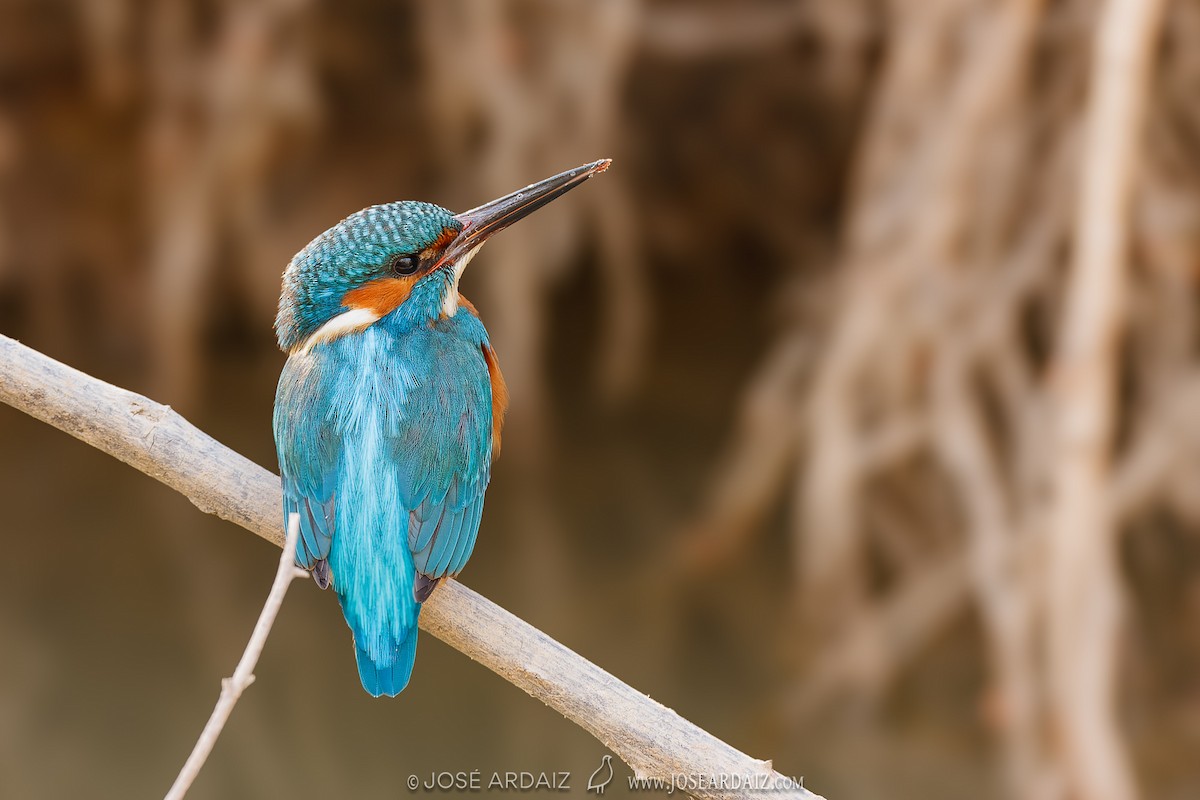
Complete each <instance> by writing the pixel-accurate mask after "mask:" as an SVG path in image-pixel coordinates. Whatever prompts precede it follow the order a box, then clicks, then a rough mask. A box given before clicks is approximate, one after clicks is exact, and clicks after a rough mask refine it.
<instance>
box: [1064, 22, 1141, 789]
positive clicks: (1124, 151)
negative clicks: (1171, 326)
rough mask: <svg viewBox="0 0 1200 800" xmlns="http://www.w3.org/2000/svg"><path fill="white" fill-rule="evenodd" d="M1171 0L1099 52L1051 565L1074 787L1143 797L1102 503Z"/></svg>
mask: <svg viewBox="0 0 1200 800" xmlns="http://www.w3.org/2000/svg"><path fill="white" fill-rule="evenodd" d="M1163 6H1164V3H1163V2H1162V0H1109V2H1108V3H1107V4H1106V6H1105V8H1104V10H1103V12H1102V17H1101V20H1100V26H1099V28H1098V31H1097V35H1096V41H1095V48H1094V50H1093V55H1092V74H1091V89H1090V91H1091V96H1090V99H1089V107H1088V117H1087V129H1086V130H1087V134H1086V140H1085V144H1084V151H1083V163H1082V170H1081V176H1082V180H1081V183H1080V195H1079V200H1078V217H1077V219H1076V224H1075V248H1074V263H1073V264H1072V267H1071V275H1070V278H1069V280H1068V285H1067V295H1066V307H1065V311H1064V319H1063V328H1062V331H1061V335H1060V338H1059V341H1058V344H1057V352H1056V353H1055V358H1054V362H1053V372H1052V375H1053V378H1054V385H1053V388H1054V390H1055V401H1056V412H1057V416H1056V424H1057V431H1056V434H1057V435H1056V441H1055V445H1056V448H1055V451H1054V453H1053V458H1054V461H1053V465H1052V472H1053V475H1054V491H1053V500H1052V507H1051V511H1050V535H1049V539H1048V542H1047V550H1046V554H1047V565H1046V571H1045V580H1046V586H1045V589H1046V597H1047V600H1048V602H1047V628H1048V648H1047V650H1048V656H1049V680H1050V686H1051V691H1050V692H1049V697H1050V700H1051V710H1052V719H1051V722H1052V724H1053V725H1054V729H1055V730H1056V732H1057V733H1058V740H1059V742H1060V743H1061V744H1060V746H1061V748H1062V759H1061V760H1062V762H1063V763H1064V764H1065V766H1066V773H1067V774H1066V778H1067V787H1066V793H1067V794H1070V795H1072V796H1078V797H1091V798H1100V799H1102V800H1129V798H1134V797H1136V796H1137V793H1138V792H1137V787H1136V785H1135V783H1134V778H1133V773H1132V769H1131V768H1130V765H1129V760H1128V755H1127V753H1126V751H1125V747H1124V744H1123V742H1122V741H1121V738H1120V734H1119V726H1118V725H1117V720H1116V707H1115V706H1116V668H1117V655H1118V653H1119V652H1120V648H1119V646H1118V641H1119V636H1120V624H1121V619H1120V618H1121V588H1120V584H1119V582H1118V576H1117V566H1116V555H1117V554H1116V549H1117V542H1116V533H1117V531H1116V525H1115V524H1114V520H1113V518H1112V516H1111V513H1110V511H1111V509H1110V507H1109V504H1108V503H1107V502H1105V501H1106V498H1107V496H1108V493H1109V491H1110V488H1111V486H1112V477H1111V469H1110V463H1111V460H1112V457H1113V441H1114V438H1115V433H1116V427H1117V414H1118V405H1117V392H1118V388H1117V376H1118V364H1119V358H1120V355H1119V342H1120V339H1121V336H1122V333H1123V331H1124V326H1125V316H1124V308H1123V306H1122V300H1123V297H1124V295H1125V292H1126V287H1127V281H1128V277H1127V274H1126V272H1127V268H1126V261H1127V259H1128V252H1129V209H1130V198H1131V196H1132V192H1133V185H1134V180H1135V177H1136V175H1137V162H1138V152H1139V149H1140V148H1139V146H1138V142H1139V135H1140V132H1141V127H1142V121H1143V117H1144V111H1145V105H1146V94H1147V88H1148V85H1149V79H1150V72H1151V69H1150V68H1151V64H1152V61H1153V54H1154V53H1155V43H1156V42H1157V40H1158V34H1159V31H1160V27H1161V19H1162V12H1163Z"/></svg>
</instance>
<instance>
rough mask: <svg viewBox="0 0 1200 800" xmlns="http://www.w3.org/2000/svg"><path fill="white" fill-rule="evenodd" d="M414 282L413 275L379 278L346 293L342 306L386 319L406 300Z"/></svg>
mask: <svg viewBox="0 0 1200 800" xmlns="http://www.w3.org/2000/svg"><path fill="white" fill-rule="evenodd" d="M416 282H417V276H415V275H414V276H411V277H407V278H379V279H378V280H373V281H371V282H370V283H367V284H364V285H362V286H360V287H358V288H357V289H351V290H350V291H348V292H346V296H345V297H344V298H343V299H342V305H344V306H346V307H348V308H366V309H369V310H371V311H374V312H375V313H376V314H378V315H379V316H381V317H386V316H387V315H388V314H390V313H392V312H393V311H395V310H396V309H397V308H399V307H400V304H401V303H403V302H404V301H405V300H407V299H408V295H409V293H410V292H411V291H412V287H413V284H415V283H416Z"/></svg>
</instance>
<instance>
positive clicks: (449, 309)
mask: <svg viewBox="0 0 1200 800" xmlns="http://www.w3.org/2000/svg"><path fill="white" fill-rule="evenodd" d="M481 247H483V242H480V243H479V244H477V245H475V246H474V247H473V248H471V249H470V250H468V251H467V252H466V255H464V256H463V257H462V258H460V259H459V260H458V261H456V262H455V263H454V284H453V285H452V286H451V287H450V289H449V291H447V292H446V297H445V298H444V299H443V300H442V313H443V314H445V315H446V316H447V317H453V316H454V315H455V314H457V313H458V282H459V280H461V279H462V274H463V271H464V270H465V269H466V268H467V264H470V263H471V259H472V258H474V257H475V254H476V253H478V252H479V248H481Z"/></svg>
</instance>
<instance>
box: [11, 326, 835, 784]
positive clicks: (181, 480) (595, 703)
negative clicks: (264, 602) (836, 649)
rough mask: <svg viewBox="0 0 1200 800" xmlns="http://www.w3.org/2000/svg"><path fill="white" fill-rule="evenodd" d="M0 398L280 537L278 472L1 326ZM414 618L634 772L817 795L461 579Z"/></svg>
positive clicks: (200, 503)
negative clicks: (41, 350) (8, 334)
mask: <svg viewBox="0 0 1200 800" xmlns="http://www.w3.org/2000/svg"><path fill="white" fill-rule="evenodd" d="M0 401H3V402H5V403H7V404H9V405H11V406H13V407H14V408H17V409H19V410H21V411H24V412H25V413H27V414H29V415H31V416H33V417H36V418H37V419H40V420H42V421H43V422H45V423H47V424H49V425H53V426H54V427H56V428H58V429H60V430H63V431H66V432H67V433H69V434H71V435H72V436H74V437H76V438H77V439H80V440H82V441H84V442H87V443H88V444H90V445H92V446H93V447H96V448H98V449H100V450H103V451H104V452H106V453H108V454H109V455H112V456H114V457H116V458H118V459H120V460H121V461H124V462H125V463H127V464H129V465H130V466H132V467H134V468H135V469H138V470H140V471H141V472H144V473H146V474H147V475H150V476H151V477H153V478H156V479H158V480H160V481H162V482H163V483H165V484H167V485H168V486H170V487H171V488H173V489H175V490H176V491H178V492H180V493H181V494H183V495H184V496H186V497H187V498H188V499H189V500H191V501H192V503H194V504H195V505H196V507H197V508H199V509H200V510H201V511H204V512H206V513H210V514H216V515H217V516H219V517H221V518H223V519H227V520H229V521H230V522H234V523H237V524H238V525H241V526H242V527H243V528H246V529H247V530H249V531H251V532H253V533H256V534H258V535H259V536H261V537H262V538H264V539H267V540H268V541H270V542H273V543H274V544H275V545H277V546H280V547H282V546H283V544H284V531H283V527H282V525H281V524H280V518H281V517H280V515H281V511H280V509H281V508H282V498H281V493H280V492H281V490H280V485H279V478H278V477H277V476H276V475H274V474H272V473H270V472H268V471H267V470H265V469H263V468H262V467H260V466H258V465H257V464H255V463H254V462H252V461H250V460H249V459H247V458H245V457H243V456H241V455H239V454H237V453H235V452H234V451H232V450H230V449H229V448H227V447H225V446H224V445H222V444H221V443H220V442H218V441H216V440H215V439H213V438H212V437H211V436H209V435H207V434H206V433H204V432H203V431H201V430H199V429H198V428H196V427H195V426H194V425H192V424H191V423H189V422H188V421H187V420H185V419H184V418H183V417H181V416H180V415H178V414H176V413H175V412H174V411H172V410H171V409H170V407H168V406H165V405H162V404H160V403H155V402H154V401H152V400H149V399H147V398H145V397H143V396H142V395H139V394H135V393H133V392H129V391H126V390H124V389H120V388H118V387H115V386H112V385H110V384H107V383H104V382H103V381H100V380H97V379H96V378H93V377H91V376H89V375H86V374H84V373H82V372H80V371H78V370H75V369H72V368H71V367H68V366H66V365H64V364H61V363H59V362H57V361H54V360H53V359H51V358H48V357H47V356H44V355H42V354H41V353H38V352H37V351H36V350H32V349H30V348H28V347H25V346H24V345H22V344H20V343H19V342H17V341H15V340H13V339H10V338H8V337H6V336H0ZM420 624H421V627H422V628H423V629H425V630H426V631H428V632H430V633H432V634H433V635H434V636H436V637H438V638H439V639H441V640H442V641H444V642H446V643H447V644H449V645H450V646H451V647H454V648H456V649H457V650H460V651H461V652H463V653H465V654H466V655H468V656H470V657H471V658H473V659H475V660H476V661H478V662H479V663H481V664H483V665H484V666H486V667H487V668H488V669H490V670H492V671H493V672H495V673H496V674H498V675H500V676H501V677H502V678H504V679H505V680H507V681H509V682H510V683H512V684H514V685H515V686H517V687H519V688H520V689H522V690H524V691H525V692H526V693H528V694H529V695H530V696H532V697H535V698H537V699H538V700H541V701H542V702H543V703H545V704H546V705H548V706H550V707H551V708H553V709H555V710H556V711H558V712H559V713H561V714H562V715H563V716H565V717H566V718H567V719H569V720H571V721H572V722H574V723H575V724H577V725H579V726H580V727H582V728H583V729H584V730H586V731H588V732H589V733H591V734H592V735H593V736H595V737H596V738H597V739H599V740H600V742H601V743H603V744H604V745H605V746H606V747H608V748H609V749H610V750H612V751H613V752H614V753H616V754H617V755H618V756H620V757H621V758H622V759H623V760H624V761H625V762H626V763H627V764H628V765H629V766H630V767H631V768H632V769H633V771H634V774H635V775H638V776H645V777H654V778H661V779H663V780H665V781H668V782H672V781H673V782H674V784H672V783H668V784H667V785H668V786H669V785H676V786H679V784H680V783H685V785H683V786H680V787H679V788H685V789H686V790H687V792H688V793H689V794H692V795H694V796H696V797H703V798H710V797H711V798H761V797H762V796H763V793H764V789H771V797H773V798H782V797H804V798H813V797H817V795H814V794H812V793H811V792H809V791H807V790H805V789H803V788H801V787H795V788H793V789H790V790H787V791H779V789H778V787H780V786H782V785H784V784H785V781H786V779H785V778H784V777H783V776H781V775H780V774H779V773H778V772H776V771H775V770H774V769H773V768H772V765H771V762H770V761H760V760H758V759H754V758H751V757H750V756H748V755H746V754H745V753H742V752H741V751H739V750H737V749H736V748H734V747H731V746H730V745H728V744H726V743H725V742H723V741H721V740H720V739H717V738H716V737H715V736H713V735H712V734H710V733H708V732H706V731H704V730H703V729H701V728H699V727H697V726H696V725H694V724H692V723H691V722H688V721H687V720H686V719H684V718H683V717H681V716H679V715H678V714H676V713H675V712H674V711H672V710H671V709H669V708H666V707H665V706H663V705H661V704H660V703H657V702H655V701H654V700H652V699H650V698H649V697H647V696H646V695H644V694H642V693H641V692H638V691H637V690H635V689H633V688H632V687H630V686H628V685H627V684H625V683H623V682H621V681H620V680H617V679H616V678H614V677H613V676H612V675H610V674H609V673H607V672H605V671H604V670H602V669H600V668H599V667H597V666H596V665H595V664H592V663H591V662H590V661H588V660H587V659H585V658H582V657H581V656H579V655H578V654H576V653H575V652H573V651H572V650H570V649H568V648H566V647H564V646H563V645H561V644H559V643H558V642H556V641H555V640H554V639H551V638H550V637H549V636H547V635H546V634H544V633H542V632H541V631H539V630H538V629H537V628H534V627H533V626H532V625H529V624H528V623H526V622H524V621H523V620H521V619H519V618H517V617H515V616H513V615H512V614H510V613H509V612H507V611H505V610H504V609H503V608H501V607H500V606H498V605H496V604H495V603H493V602H491V601H490V600H488V599H487V598H485V597H483V596H481V595H479V594H476V593H475V592H473V591H471V590H470V589H468V588H467V587H465V586H463V585H462V584H461V583H458V582H456V581H446V582H445V583H443V585H442V586H440V587H439V588H438V590H437V591H436V592H434V595H433V597H431V598H430V599H429V601H428V602H427V603H426V604H425V607H424V609H423V610H422V613H421V622H420Z"/></svg>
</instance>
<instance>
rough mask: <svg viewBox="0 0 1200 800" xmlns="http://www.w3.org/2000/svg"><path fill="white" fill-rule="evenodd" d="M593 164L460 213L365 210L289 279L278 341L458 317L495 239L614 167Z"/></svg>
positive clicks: (335, 230)
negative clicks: (468, 273) (390, 321)
mask: <svg viewBox="0 0 1200 800" xmlns="http://www.w3.org/2000/svg"><path fill="white" fill-rule="evenodd" d="M609 163H610V162H609V160H608V159H602V160H600V161H595V162H593V163H591V164H586V165H584V166H581V167H576V168H575V169H572V170H568V171H566V172H563V173H561V174H559V175H555V176H554V177H553V178H547V179H546V180H544V181H540V182H538V183H535V184H533V185H531V186H527V187H525V188H524V189H521V190H520V191H516V192H513V193H512V194H509V195H506V196H504V197H501V198H500V199H498V200H493V201H492V202H490V203H485V204H484V205H482V206H479V207H478V208H474V209H472V210H470V211H465V212H463V213H461V214H454V213H451V212H450V211H447V210H446V209H444V208H442V207H441V206H436V205H433V204H432V203H420V202H416V201H412V200H406V201H402V202H398V203H386V204H384V205H379V206H371V207H370V208H365V209H363V210H362V211H359V212H358V213H356V214H351V215H350V216H349V217H347V218H346V219H344V220H342V221H341V222H339V223H338V224H337V225H334V226H333V227H332V228H330V229H329V230H327V231H325V232H324V233H322V234H321V235H320V236H318V237H317V238H316V239H313V240H312V241H311V242H309V244H308V246H307V247H305V248H304V249H303V250H301V251H300V252H299V253H297V254H296V255H295V257H294V258H292V260H291V262H290V263H289V264H288V266H287V269H286V270H285V271H284V273H283V291H282V293H281V294H280V297H279V314H278V316H276V318H275V333H276V335H277V336H278V338H279V346H280V347H281V348H283V350H285V351H287V352H289V353H294V352H298V351H302V350H306V349H307V348H309V347H311V346H312V345H313V344H316V343H318V342H320V341H329V340H332V339H336V338H337V337H339V336H341V335H343V334H346V333H350V332H353V331H359V330H363V329H365V328H367V327H369V326H370V325H373V324H374V323H375V322H377V321H379V320H380V319H383V318H384V317H386V316H388V315H390V314H392V313H393V312H397V311H400V313H402V314H406V315H408V317H409V318H410V319H411V320H412V321H413V322H414V324H419V323H421V322H427V321H432V320H435V319H437V318H438V316H441V315H445V316H453V315H454V314H455V312H456V311H457V310H458V282H459V279H460V278H461V277H462V273H463V270H464V269H465V268H466V266H467V263H468V262H470V260H471V258H472V257H473V256H474V255H475V253H476V252H477V251H478V250H479V248H480V247H481V246H482V245H483V243H484V242H485V241H487V240H488V238H490V237H491V236H492V235H494V234H496V233H498V232H499V231H501V230H503V229H504V228H507V227H508V226H509V225H511V224H512V223H514V222H516V221H517V220H519V219H521V218H522V217H525V216H527V215H529V214H530V213H532V212H533V211H536V210H537V209H539V208H541V207H542V206H544V205H546V204H547V203H549V202H550V201H552V200H554V199H555V198H557V197H559V196H561V195H563V194H565V193H566V192H568V191H570V190H571V189H573V188H575V187H576V186H578V185H579V184H581V183H583V182H584V181H585V180H587V179H588V178H590V177H591V176H592V175H596V174H597V173H600V172H603V171H604V170H605V169H607V168H608V165H609Z"/></svg>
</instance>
